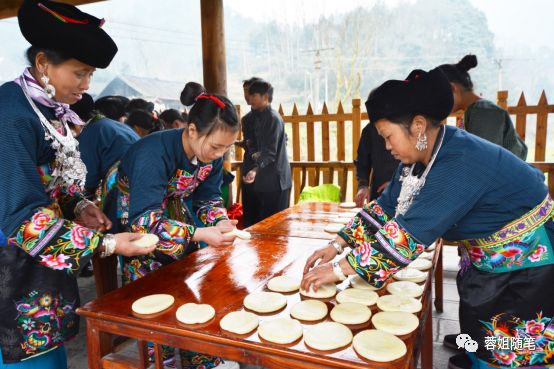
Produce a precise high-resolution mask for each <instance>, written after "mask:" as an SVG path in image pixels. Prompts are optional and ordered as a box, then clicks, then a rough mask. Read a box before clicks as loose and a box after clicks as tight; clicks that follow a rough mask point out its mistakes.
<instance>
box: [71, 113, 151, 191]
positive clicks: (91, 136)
mask: <svg viewBox="0 0 554 369" xmlns="http://www.w3.org/2000/svg"><path fill="white" fill-rule="evenodd" d="M139 139H140V137H139V135H138V134H137V133H136V132H135V131H133V129H132V128H131V127H129V126H128V125H126V124H123V123H119V122H116V121H114V120H111V119H109V118H105V117H102V118H99V119H93V120H92V121H91V122H90V123H89V124H87V125H86V126H85V128H84V129H83V131H82V132H81V134H80V135H79V138H78V140H79V151H80V152H81V158H82V159H83V162H84V163H85V165H86V167H87V178H86V183H85V188H86V189H87V190H88V191H89V192H92V193H94V192H95V191H96V189H97V188H98V185H99V184H100V181H101V180H103V179H104V177H105V176H106V174H107V173H108V170H109V169H110V168H111V167H112V165H114V164H115V163H117V161H119V160H120V159H121V158H122V157H123V155H124V154H125V153H126V152H127V150H128V149H129V147H130V146H131V145H132V144H133V143H135V142H137V141H138V140H139Z"/></svg>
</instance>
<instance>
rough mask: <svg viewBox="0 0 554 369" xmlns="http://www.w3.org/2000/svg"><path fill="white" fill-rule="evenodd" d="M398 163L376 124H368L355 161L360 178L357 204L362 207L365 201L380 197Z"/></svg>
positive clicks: (363, 131)
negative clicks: (386, 145)
mask: <svg viewBox="0 0 554 369" xmlns="http://www.w3.org/2000/svg"><path fill="white" fill-rule="evenodd" d="M398 163H399V161H398V160H396V159H395V158H394V157H393V156H392V155H391V153H390V152H389V151H388V150H387V148H386V147H385V140H384V139H383V137H381V136H379V132H377V129H376V128H375V125H374V124H368V125H366V126H365V127H364V129H363V130H362V134H361V136H360V143H359V144H358V157H357V158H356V160H355V161H354V164H355V165H356V178H357V180H358V193H357V194H356V196H355V198H354V200H355V201H356V206H358V207H362V206H363V205H364V203H366V202H370V201H372V200H375V199H376V198H377V197H379V195H380V194H381V193H382V192H383V190H384V189H385V188H386V187H387V184H388V183H389V181H390V180H391V178H392V175H393V173H394V171H395V170H396V168H397V167H398ZM370 178H371V182H370Z"/></svg>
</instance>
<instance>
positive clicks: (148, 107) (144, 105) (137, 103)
mask: <svg viewBox="0 0 554 369" xmlns="http://www.w3.org/2000/svg"><path fill="white" fill-rule="evenodd" d="M154 109H155V105H154V103H153V102H150V101H146V100H144V99H141V98H136V99H132V100H131V101H129V103H128V104H127V106H126V107H125V113H126V114H127V116H129V115H130V114H131V113H132V112H133V111H135V110H144V111H147V112H148V113H150V114H151V115H152V117H154V118H157V117H158V114H157V113H156V111H155V110H154Z"/></svg>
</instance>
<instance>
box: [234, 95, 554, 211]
mask: <svg viewBox="0 0 554 369" xmlns="http://www.w3.org/2000/svg"><path fill="white" fill-rule="evenodd" d="M507 100H508V91H498V94H497V104H498V105H499V106H501V107H503V108H504V109H507V110H508V112H509V113H510V114H511V115H512V120H513V121H514V123H515V127H516V130H517V132H518V134H519V135H520V136H521V137H522V138H523V139H524V140H526V144H527V146H528V148H529V154H528V157H527V160H528V161H529V162H531V163H533V164H534V165H536V166H537V167H538V168H539V169H541V170H542V171H543V172H545V173H547V176H548V185H549V188H550V192H551V193H553V194H554V147H553V146H554V145H553V144H552V143H551V145H550V146H548V147H547V143H548V142H549V141H554V133H553V132H552V130H553V129H554V127H552V126H551V127H550V130H549V129H548V118H549V114H554V105H549V104H548V101H547V98H546V94H545V93H544V91H543V92H542V94H541V96H540V99H539V102H538V104H537V105H527V102H526V100H525V96H524V94H523V93H522V94H521V96H520V98H519V100H518V103H517V104H516V105H515V106H508V104H507ZM362 110H365V109H362V104H361V100H360V99H353V100H352V107H351V110H350V111H349V112H345V110H344V106H343V104H342V103H339V105H338V107H337V110H336V112H334V113H330V112H329V109H328V107H327V104H325V103H324V104H323V108H322V109H321V113H314V111H313V108H312V106H311V105H308V108H307V110H306V114H300V113H299V112H298V108H297V106H296V104H294V106H293V108H292V112H291V114H290V115H287V114H285V112H284V110H283V107H282V106H279V109H278V111H279V113H280V114H281V116H282V117H283V120H284V122H285V127H286V131H287V134H288V144H287V151H288V154H289V160H290V161H291V167H292V170H293V189H292V196H293V200H294V203H296V202H297V201H298V197H299V194H300V192H301V191H302V189H303V188H304V186H305V185H309V186H315V185H318V184H321V183H335V184H337V185H339V186H340V187H341V200H351V199H352V198H353V195H355V193H356V192H355V191H356V186H357V183H356V176H355V167H354V164H353V160H354V159H355V157H356V152H357V149H358V142H359V138H360V133H361V130H362V128H363V127H364V126H365V125H366V124H367V122H368V117H367V113H365V112H362ZM239 114H240V107H239ZM462 114H463V112H459V113H457V114H455V115H453V116H452V117H451V118H452V120H455V119H456V118H459V117H460V116H461V115H462ZM449 121H450V120H449ZM551 121H552V119H551ZM553 124H554V123H553ZM532 132H534V133H535V135H534V137H533V136H532V134H531V133H532ZM548 132H550V135H548ZM549 139H550V140H549ZM242 158H243V151H242V149H240V148H236V150H235V151H234V157H232V162H233V165H232V168H233V169H234V170H236V171H237V173H236V174H237V178H240V175H241V173H240V169H239V168H240V162H241V161H242ZM236 183H238V180H237V181H235V184H236ZM235 193H236V198H237V201H238V200H239V198H240V191H238V189H236V188H235Z"/></svg>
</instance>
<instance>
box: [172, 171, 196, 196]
mask: <svg viewBox="0 0 554 369" xmlns="http://www.w3.org/2000/svg"><path fill="white" fill-rule="evenodd" d="M184 173H185V174H183V175H181V176H179V178H178V179H177V183H175V188H176V189H177V190H178V191H186V190H187V189H189V187H192V185H193V184H194V176H193V175H192V174H189V173H187V172H184Z"/></svg>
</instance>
